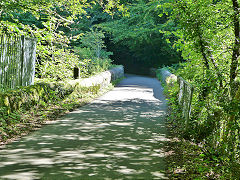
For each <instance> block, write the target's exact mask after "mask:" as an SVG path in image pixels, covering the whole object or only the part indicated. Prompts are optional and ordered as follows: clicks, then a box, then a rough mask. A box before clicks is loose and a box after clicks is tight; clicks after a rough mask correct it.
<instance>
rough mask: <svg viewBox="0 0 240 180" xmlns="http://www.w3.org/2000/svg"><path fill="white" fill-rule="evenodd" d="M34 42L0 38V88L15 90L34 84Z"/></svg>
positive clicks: (20, 38)
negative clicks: (18, 87)
mask: <svg viewBox="0 0 240 180" xmlns="http://www.w3.org/2000/svg"><path fill="white" fill-rule="evenodd" d="M35 59H36V40H34V39H30V38H25V37H24V36H21V37H19V36H8V35H2V36H0V86H1V88H16V87H17V86H28V85H31V84H33V83H34V75H35Z"/></svg>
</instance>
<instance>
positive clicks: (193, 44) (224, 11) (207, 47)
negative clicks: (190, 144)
mask: <svg viewBox="0 0 240 180" xmlns="http://www.w3.org/2000/svg"><path fill="white" fill-rule="evenodd" d="M161 7H162V8H163V9H165V12H166V13H168V14H169V15H170V18H169V20H168V22H167V23H168V24H172V25H174V26H175V27H176V28H175V30H174V31H172V29H173V28H172V29H170V28H169V30H167V29H166V30H165V32H162V33H165V35H166V36H175V37H177V38H176V41H172V43H173V46H174V47H177V48H178V50H179V51H181V53H182V57H183V58H184V59H185V60H187V62H186V63H184V64H181V68H179V69H178V70H177V71H176V72H175V73H176V74H177V75H180V76H182V77H183V78H184V79H185V80H188V81H189V82H190V83H191V84H192V85H193V86H194V88H195V91H194V96H193V102H192V115H191V121H190V123H191V126H190V127H191V131H190V133H189V137H188V138H190V139H193V140H195V141H196V142H201V143H202V144H203V145H204V146H203V149H204V151H205V153H208V154H211V155H214V156H216V157H221V158H222V159H223V160H222V161H224V162H225V163H226V164H228V163H229V164H238V165H239V164H240V161H239V152H240V149H239V147H240V146H239V143H240V136H239V130H240V122H239V119H240V116H239V100H240V98H239V97H240V96H239V91H240V90H239V61H238V59H239V46H240V45H239V39H240V35H239V34H240V33H239V8H238V7H239V4H238V1H236V0H232V1H225V0H224V1H204V0H199V1H193V0H183V1H169V2H168V3H165V4H163V6H161ZM169 10H170V11H169ZM169 12H170V13H169ZM174 26H173V27H174ZM232 170H233V169H232ZM232 172H234V170H233V171H232Z"/></svg>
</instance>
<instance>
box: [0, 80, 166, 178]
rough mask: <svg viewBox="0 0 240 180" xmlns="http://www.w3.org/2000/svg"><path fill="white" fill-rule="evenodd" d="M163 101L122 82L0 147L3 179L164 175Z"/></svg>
mask: <svg viewBox="0 0 240 180" xmlns="http://www.w3.org/2000/svg"><path fill="white" fill-rule="evenodd" d="M122 88H123V89H122ZM132 88H136V90H134V91H133V90H132ZM121 89H122V90H121ZM125 91H126V94H125ZM120 92H121V93H120ZM122 92H123V93H122ZM127 93H128V94H129V93H130V94H131V96H129V97H128V96H127ZM120 94H121V95H120ZM134 94H135V96H134ZM109 96H110V97H109ZM124 97H125V99H124V100H123V99H122V98H124ZM150 97H151V98H150ZM163 101H164V100H159V99H156V98H155V97H154V95H153V91H152V90H151V88H147V87H143V88H141V87H137V86H134V87H131V88H127V87H121V85H120V87H118V88H116V89H115V90H113V91H111V92H109V93H108V94H106V95H104V96H102V97H101V98H99V99H97V100H95V101H94V102H93V103H91V104H88V105H86V106H84V107H82V108H79V109H78V110H76V111H73V112H71V113H69V114H67V115H66V116H64V117H62V118H61V119H60V120H58V121H56V122H55V123H53V124H50V125H47V126H45V127H44V128H42V129H40V130H39V131H36V132H34V133H32V134H31V135H29V136H26V137H24V138H22V139H21V140H20V141H17V142H14V143H12V144H9V145H7V146H6V148H4V149H2V150H0V179H1V178H5V179H21V178H22V177H23V176H24V177H25V178H24V179H28V178H29V179H44V178H47V179H51V178H55V179H56V178H58V177H59V179H69V178H77V177H82V178H87V179H88V178H93V179H96V178H100V179H107V178H109V179H112V178H124V179H125V178H126V179H127V178H142V179H164V178H166V177H165V176H164V174H163V173H162V171H164V170H165V163H164V156H165V155H164V154H165V153H164V151H163V144H164V142H166V141H168V138H167V136H166V128H165V127H164V125H165V121H164V116H165V109H166V105H165V103H164V102H163Z"/></svg>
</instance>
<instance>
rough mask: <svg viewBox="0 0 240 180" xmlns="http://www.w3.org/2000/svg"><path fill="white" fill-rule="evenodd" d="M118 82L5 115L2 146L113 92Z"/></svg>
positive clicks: (0, 138) (1, 133)
mask: <svg viewBox="0 0 240 180" xmlns="http://www.w3.org/2000/svg"><path fill="white" fill-rule="evenodd" d="M117 82H118V80H117V81H115V82H113V83H112V84H110V85H109V86H107V87H105V88H103V89H101V90H100V89H99V90H97V89H98V88H97V89H96V90H94V91H90V92H89V91H85V92H82V93H81V95H78V96H76V95H74V96H73V97H71V96H69V97H67V98H65V99H58V100H55V101H49V102H44V101H41V102H39V103H36V104H35V105H34V106H31V108H28V109H25V108H20V109H18V110H14V111H12V112H10V113H8V114H3V115H2V117H1V118H2V120H4V122H7V123H6V124H4V126H1V127H0V146H2V145H5V144H7V143H10V142H12V141H14V140H16V139H18V138H20V137H22V136H24V135H27V134H29V133H30V132H32V131H34V130H37V129H39V128H41V127H42V126H43V125H46V124H49V123H51V122H52V121H54V120H56V119H58V118H59V117H61V116H62V115H64V114H66V113H68V112H70V111H73V110H74V109H76V108H78V107H81V106H83V105H85V104H87V103H89V102H91V101H92V100H93V99H95V98H97V97H99V96H101V95H103V94H104V93H106V92H107V91H109V90H111V89H112V88H113V87H114V85H113V84H116V83H117Z"/></svg>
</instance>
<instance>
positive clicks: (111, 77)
mask: <svg viewBox="0 0 240 180" xmlns="http://www.w3.org/2000/svg"><path fill="white" fill-rule="evenodd" d="M123 77H124V68H123V66H118V67H115V68H113V69H111V70H108V71H105V72H102V73H100V74H97V75H95V76H92V77H89V78H85V79H83V80H82V81H80V82H79V85H80V86H83V87H91V86H96V85H100V88H101V89H102V88H104V87H106V86H108V85H109V84H110V83H111V82H112V81H115V80H117V79H120V78H123ZM74 81H79V80H74Z"/></svg>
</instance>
